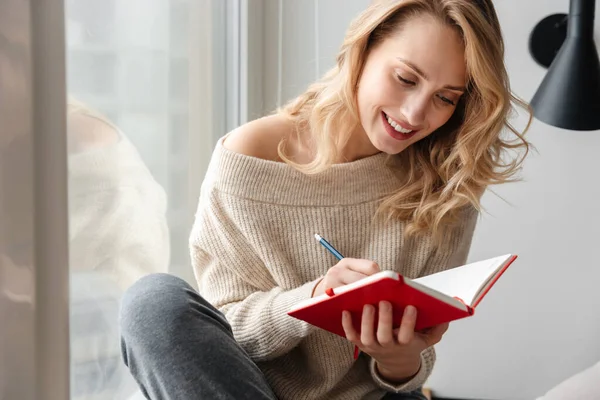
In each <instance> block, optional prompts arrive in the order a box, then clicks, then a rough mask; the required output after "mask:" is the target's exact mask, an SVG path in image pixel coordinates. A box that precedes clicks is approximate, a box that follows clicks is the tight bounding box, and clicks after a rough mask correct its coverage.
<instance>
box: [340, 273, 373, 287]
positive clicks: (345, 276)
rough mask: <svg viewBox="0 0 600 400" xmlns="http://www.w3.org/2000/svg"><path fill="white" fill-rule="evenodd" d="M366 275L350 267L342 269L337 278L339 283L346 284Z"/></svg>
mask: <svg viewBox="0 0 600 400" xmlns="http://www.w3.org/2000/svg"><path fill="white" fill-rule="evenodd" d="M367 276H368V275H365V274H362V273H360V272H356V271H353V270H351V269H344V270H343V271H342V272H341V273H340V276H339V277H338V279H339V280H340V284H341V285H347V284H349V283H354V282H356V281H359V280H361V279H363V278H366V277H367Z"/></svg>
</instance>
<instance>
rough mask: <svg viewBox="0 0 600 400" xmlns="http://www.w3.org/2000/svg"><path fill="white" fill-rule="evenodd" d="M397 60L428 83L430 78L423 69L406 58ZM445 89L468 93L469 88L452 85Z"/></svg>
mask: <svg viewBox="0 0 600 400" xmlns="http://www.w3.org/2000/svg"><path fill="white" fill-rule="evenodd" d="M397 59H398V60H399V61H400V62H402V63H404V64H406V65H407V66H408V67H410V68H411V69H413V70H414V71H415V72H416V73H417V75H420V76H421V78H423V79H425V80H426V81H427V80H429V78H428V76H427V74H425V73H424V72H423V70H422V69H421V68H419V67H417V66H416V65H415V64H413V63H411V62H410V61H408V60H406V59H404V58H402V57H397ZM444 89H449V90H455V91H457V92H466V91H467V88H466V87H464V86H452V85H446V86H444Z"/></svg>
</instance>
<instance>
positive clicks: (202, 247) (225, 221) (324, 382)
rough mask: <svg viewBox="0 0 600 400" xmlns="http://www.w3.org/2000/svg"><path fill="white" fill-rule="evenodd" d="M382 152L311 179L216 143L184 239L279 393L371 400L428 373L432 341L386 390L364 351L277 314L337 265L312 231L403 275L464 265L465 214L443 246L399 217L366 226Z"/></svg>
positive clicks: (381, 172) (378, 189)
mask: <svg viewBox="0 0 600 400" xmlns="http://www.w3.org/2000/svg"><path fill="white" fill-rule="evenodd" d="M386 158H387V157H386V155H385V154H384V153H379V154H377V155H374V156H370V157H367V158H364V159H361V160H358V161H354V162H350V163H345V164H336V165H334V166H333V167H332V168H330V169H329V170H327V171H326V172H323V173H321V174H319V175H316V176H309V175H304V174H302V173H300V172H298V171H296V170H295V169H293V168H292V167H290V166H288V165H287V164H284V163H278V162H274V161H267V160H262V159H258V158H254V157H250V156H246V155H242V154H239V153H234V152H232V151H230V150H228V149H226V148H225V147H223V139H221V140H220V141H219V143H218V144H217V146H216V148H215V151H214V153H213V157H212V160H211V163H210V166H209V169H208V172H207V175H206V179H205V181H204V183H203V187H202V191H201V195H200V200H199V205H198V211H197V215H196V221H195V223H194V227H193V230H192V233H191V236H190V246H191V254H192V260H193V265H194V270H195V273H196V277H197V280H198V285H199V291H200V293H201V295H202V296H204V297H205V298H206V299H207V300H208V301H210V302H211V303H212V304H214V305H215V306H216V307H217V308H218V309H219V310H220V311H221V312H223V314H224V315H225V316H226V317H227V319H228V321H229V323H230V324H231V326H232V329H233V333H234V336H235V338H236V339H237V341H238V342H239V344H240V345H241V346H242V347H243V348H244V349H245V350H246V352H247V353H248V354H249V355H250V357H251V358H252V359H253V360H254V361H255V362H256V364H257V365H258V366H259V367H260V369H261V370H262V371H263V372H264V374H265V376H266V378H267V380H268V382H269V383H270V384H271V386H272V388H273V390H274V391H275V393H276V395H277V396H278V397H279V399H283V400H287V399H290V400H300V399H329V400H335V399H343V400H352V399H379V398H381V397H383V396H384V395H385V393H386V392H404V391H411V390H414V389H416V388H418V387H420V386H422V385H423V383H424V382H425V380H426V379H427V377H428V376H429V375H430V373H431V371H432V368H433V364H434V362H435V352H434V349H433V347H432V348H429V349H427V350H426V351H424V352H423V353H422V356H421V369H420V371H419V373H418V374H417V376H415V377H414V379H412V380H411V381H410V382H407V383H406V384H403V385H398V386H395V385H393V384H391V383H389V382H386V381H385V380H384V379H382V378H381V377H380V376H379V375H378V374H377V372H376V370H375V368H374V366H375V365H374V364H375V363H374V361H373V360H372V359H370V357H368V356H367V355H365V354H362V355H361V356H360V357H359V358H358V360H354V359H353V345H352V344H351V343H350V342H348V341H347V340H346V339H344V338H341V337H339V336H337V335H334V334H331V333H329V332H326V331H323V330H321V329H319V328H316V327H314V326H311V325H309V324H307V323H305V322H303V321H299V320H296V319H294V318H292V317H290V316H288V315H287V311H288V309H289V308H290V307H291V306H292V305H294V304H296V303H297V302H299V301H301V300H304V299H306V298H309V297H311V292H312V290H313V288H314V286H315V285H316V283H317V282H318V280H319V279H320V278H321V277H322V276H323V275H324V274H325V273H326V271H327V270H328V269H329V268H330V267H332V266H333V265H334V264H335V263H336V260H335V259H334V258H333V257H332V255H331V254H330V253H328V252H327V251H326V250H325V249H324V248H323V247H322V246H320V245H319V244H318V243H317V242H316V241H315V239H314V234H315V233H318V234H320V235H322V236H323V237H325V238H327V239H328V240H329V241H330V242H331V243H332V244H333V245H334V246H335V247H336V248H337V249H338V250H340V252H341V253H342V254H344V256H346V257H352V258H363V259H369V260H374V261H376V262H377V263H378V264H379V266H380V267H381V268H382V269H388V270H395V271H398V272H400V273H402V274H403V275H405V276H407V277H410V278H416V277H420V276H424V275H428V274H431V273H434V272H438V271H441V270H444V269H447V268H450V267H453V266H458V265H461V264H463V263H465V262H466V258H467V254H468V250H469V247H470V243H471V237H472V234H473V230H474V228H475V223H476V215H477V214H476V213H475V212H469V213H468V215H467V214H465V218H464V219H463V221H462V223H461V224H460V226H457V227H456V229H455V230H454V231H453V233H452V234H451V235H449V236H448V241H449V243H450V246H449V248H448V250H447V251H443V252H442V251H438V250H436V248H435V247H434V246H432V242H431V240H430V239H427V238H421V239H412V238H406V237H404V235H403V226H404V225H403V223H400V222H388V223H384V222H377V223H373V215H374V213H375V210H376V208H377V205H378V203H379V201H380V199H381V198H382V196H384V195H385V194H386V193H389V192H390V191H392V190H394V189H396V188H397V187H398V185H399V179H398V178H397V176H396V175H395V173H394V172H393V171H392V170H391V169H390V168H389V167H388V166H387V165H386Z"/></svg>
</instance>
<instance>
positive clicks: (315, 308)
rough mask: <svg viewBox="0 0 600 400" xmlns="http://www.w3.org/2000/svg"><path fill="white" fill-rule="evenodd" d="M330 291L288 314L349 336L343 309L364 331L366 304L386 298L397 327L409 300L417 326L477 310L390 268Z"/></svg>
mask: <svg viewBox="0 0 600 400" xmlns="http://www.w3.org/2000/svg"><path fill="white" fill-rule="evenodd" d="M328 292H329V293H328V294H329V296H328V298H327V299H325V300H323V301H321V302H318V303H313V304H312V305H306V306H302V305H299V306H298V307H297V308H295V309H292V310H290V311H289V312H288V315H290V316H292V317H294V318H298V319H301V320H303V321H306V322H308V323H310V324H312V325H315V326H318V327H320V328H322V329H325V330H328V331H330V332H333V333H335V334H337V335H340V336H342V337H346V335H345V334H344V329H343V327H342V311H343V310H347V311H350V313H351V314H352V321H353V323H354V327H355V329H356V330H357V331H360V323H361V318H362V310H363V306H364V304H373V305H376V304H378V303H379V302H380V301H384V300H387V301H389V302H390V303H391V304H392V309H393V310H394V311H393V315H394V327H395V328H397V327H398V326H400V321H401V319H402V313H403V312H404V308H405V307H406V306H407V305H409V304H410V305H414V306H415V307H416V308H417V310H418V318H417V325H416V328H415V329H416V330H421V329H425V328H429V327H432V326H434V325H438V324H441V323H444V322H449V321H453V320H456V319H460V318H464V317H468V316H470V315H472V314H473V312H474V310H473V309H472V308H471V307H469V306H467V305H465V304H464V303H462V302H460V301H456V304H455V305H451V304H448V303H447V302H445V301H442V300H439V299H437V298H435V297H432V296H430V295H428V294H426V293H423V292H421V291H419V290H417V289H415V288H414V287H412V286H411V285H409V284H407V283H406V282H405V281H404V278H403V277H402V275H399V274H398V273H395V272H391V271H386V272H385V274H383V275H382V276H381V278H380V279H378V280H377V281H375V282H372V283H370V284H368V285H364V286H360V287H357V288H355V289H352V290H350V291H347V292H344V293H339V294H336V293H335V289H330V290H328ZM458 307H460V308H458ZM375 324H377V318H375Z"/></svg>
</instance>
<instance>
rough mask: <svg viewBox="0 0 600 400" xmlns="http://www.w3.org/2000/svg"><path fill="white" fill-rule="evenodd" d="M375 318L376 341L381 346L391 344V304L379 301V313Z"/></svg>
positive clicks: (392, 338)
mask: <svg viewBox="0 0 600 400" xmlns="http://www.w3.org/2000/svg"><path fill="white" fill-rule="evenodd" d="M377 318H378V320H377V342H379V344H380V345H381V346H383V347H388V346H391V345H393V344H394V336H393V332H392V324H393V321H392V305H391V304H390V303H389V302H388V301H381V302H379V314H378V316H377Z"/></svg>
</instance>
